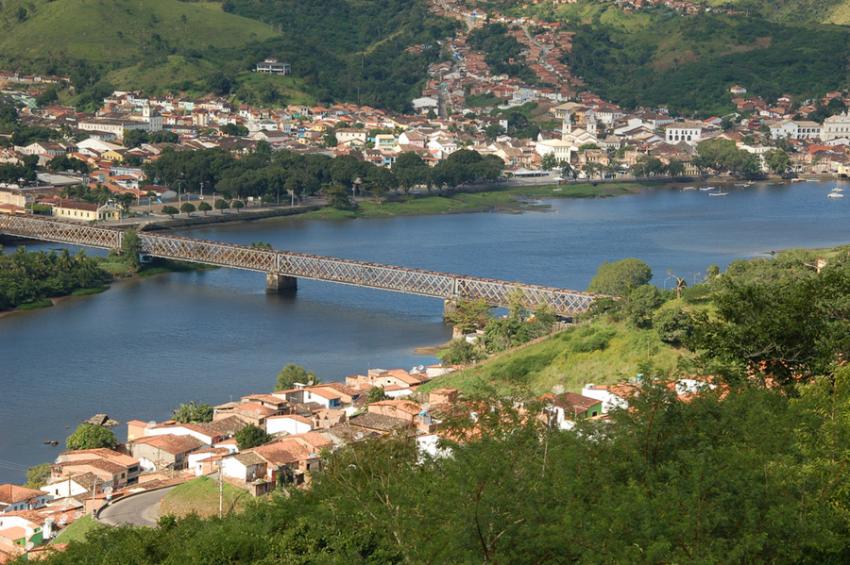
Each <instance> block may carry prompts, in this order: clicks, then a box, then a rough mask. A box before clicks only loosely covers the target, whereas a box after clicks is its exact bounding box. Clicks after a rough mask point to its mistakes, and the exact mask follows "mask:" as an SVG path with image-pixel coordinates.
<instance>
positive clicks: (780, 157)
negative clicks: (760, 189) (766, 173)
mask: <svg viewBox="0 0 850 565" xmlns="http://www.w3.org/2000/svg"><path fill="white" fill-rule="evenodd" d="M764 161H765V163H767V166H768V167H769V168H770V170H771V171H773V172H774V173H776V174H778V175H781V174H782V173H784V172H785V171H787V170H788V168H789V167H790V166H791V159H790V158H788V154H787V153H786V152H785V151H783V150H782V149H771V150H770V151H768V152H767V153H766V154H765V156H764Z"/></svg>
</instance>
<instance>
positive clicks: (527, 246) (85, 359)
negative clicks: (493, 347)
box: [0, 183, 850, 482]
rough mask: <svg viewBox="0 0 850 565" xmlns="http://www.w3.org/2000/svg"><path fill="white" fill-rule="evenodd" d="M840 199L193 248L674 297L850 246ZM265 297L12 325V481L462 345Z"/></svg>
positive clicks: (434, 325)
mask: <svg viewBox="0 0 850 565" xmlns="http://www.w3.org/2000/svg"><path fill="white" fill-rule="evenodd" d="M833 185H834V183H797V184H793V185H780V186H773V187H768V186H767V185H761V186H757V187H754V188H752V189H747V190H743V189H734V188H732V189H729V190H730V194H729V196H727V197H725V198H711V197H709V196H708V195H707V194H706V193H703V192H699V191H695V192H681V191H679V190H674V189H654V190H648V191H645V192H642V193H641V194H638V195H633V196H624V197H618V198H608V199H592V200H591V199H587V200H572V199H571V200H554V201H550V202H548V204H550V205H551V209H550V210H549V211H547V212H528V213H524V214H463V215H446V216H423V217H412V218H390V219H375V220H345V221H339V222H321V221H304V220H293V219H283V220H269V221H262V222H252V223H247V224H239V225H235V224H234V225H223V226H213V227H206V228H201V229H195V230H191V231H190V232H186V233H187V234H189V235H192V236H194V237H199V238H204V239H222V240H227V241H233V242H241V243H250V242H255V241H266V242H269V243H272V244H273V245H274V246H275V247H278V248H281V249H291V250H296V251H305V252H311V253H318V254H325V255H335V256H339V257H348V258H357V259H365V260H370V261H378V262H384V263H390V264H398V265H406V266H411V267H422V268H427V269H433V270H441V271H448V272H458V273H466V274H472V275H480V276H486V277H494V278H504V279H511V280H521V281H526V282H534V283H541V284H547V285H554V286H560V287H566V288H575V289H583V288H585V287H586V286H587V283H588V282H589V281H590V279H591V277H592V276H593V274H594V272H595V270H596V268H597V266H598V265H599V264H600V263H601V262H603V261H612V260H617V259H621V258H624V257H639V258H642V259H644V260H645V261H647V262H648V263H649V264H650V265H651V266H652V268H653V271H654V272H655V280H656V282H657V283H658V284H659V285H663V284H664V283H665V279H666V278H667V277H668V272H672V273H675V274H676V275H679V276H684V277H686V278H687V279H688V280H689V281H692V280H694V279H699V278H701V277H702V276H703V273H704V272H705V269H706V267H707V266H708V265H710V264H712V263H716V264H718V265H721V266H725V265H727V264H728V263H729V262H730V261H732V260H734V259H737V258H747V257H753V256H757V255H761V254H766V253H768V252H770V251H771V250H778V249H783V248H789V247H825V246H833V245H838V244H842V243H850V223H848V219H850V187H848V198H847V199H845V200H836V201H830V200H828V199H827V198H826V194H827V193H828V192H829V190H830V188H831V187H832V186H833ZM37 247H41V248H49V247H50V246H48V245H41V246H37ZM264 282H265V281H264V278H263V276H262V275H260V274H258V273H248V272H242V271H235V270H227V269H220V270H216V271H209V272H202V273H174V274H169V275H164V276H160V277H154V278H152V279H148V280H144V281H134V282H127V283H119V284H116V285H113V287H112V289H111V290H109V291H108V292H105V293H103V294H100V295H97V296H93V297H87V298H81V299H72V300H69V301H67V302H64V303H62V304H60V305H58V306H56V307H54V308H49V309H46V310H42V311H38V312H31V313H26V314H15V315H12V316H7V317H5V318H0V386H2V388H0V391H2V392H0V482H3V481H8V480H16V481H17V480H21V479H22V477H23V469H24V468H25V467H26V466H29V465H32V464H35V463H39V462H43V461H47V460H50V459H52V458H53V457H55V455H56V453H57V451H58V449H57V448H50V447H45V446H43V445H42V441H43V440H46V439H58V440H62V439H63V438H64V437H65V436H66V435H67V434H68V433H69V432H70V430H71V429H72V428H73V427H74V426H76V424H77V423H79V422H80V421H81V420H82V419H84V418H88V417H89V416H92V415H93V414H94V413H96V412H108V413H109V414H110V415H112V416H113V417H115V418H117V419H118V420H120V421H121V422H126V421H127V420H128V419H131V418H140V419H161V418H164V417H166V416H167V415H168V413H169V411H170V409H171V408H172V407H174V406H176V405H177V404H179V403H180V402H185V401H187V400H200V401H205V402H210V403H219V402H225V401H227V400H229V399H230V398H236V397H238V396H240V395H243V394H246V393H248V392H256V391H267V390H270V389H271V388H272V386H273V383H274V378H275V374H276V373H277V371H278V370H279V368H280V367H281V366H282V365H284V364H286V363H289V362H294V363H300V364H303V365H304V366H306V367H308V368H310V369H312V370H314V371H315V372H316V373H317V374H319V375H320V376H321V377H322V378H324V379H328V380H340V379H342V378H344V376H345V375H346V374H350V373H353V372H357V371H365V370H366V369H367V368H369V367H397V366H398V367H406V368H409V367H411V366H413V365H415V364H420V363H428V362H431V361H432V360H433V359H432V358H430V357H426V356H420V355H417V354H415V352H414V349H415V348H416V347H418V346H422V345H432V344H436V343H440V342H443V341H445V340H446V339H448V338H449V336H450V331H449V329H448V328H446V327H445V326H444V325H443V324H442V322H441V313H442V309H441V306H442V305H441V303H440V301H438V300H432V299H428V298H421V297H414V296H406V295H400V294H393V293H387V292H381V291H375V290H366V289H358V288H352V287H345V286H340V285H333V284H327V283H317V282H312V281H299V290H298V294H297V297H295V298H294V299H291V298H290V299H287V298H282V297H278V296H268V295H266V294H265V291H264Z"/></svg>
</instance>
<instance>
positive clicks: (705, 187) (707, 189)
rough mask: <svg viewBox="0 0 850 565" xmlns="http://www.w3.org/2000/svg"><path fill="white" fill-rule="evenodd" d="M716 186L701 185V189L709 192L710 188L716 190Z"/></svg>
mask: <svg viewBox="0 0 850 565" xmlns="http://www.w3.org/2000/svg"><path fill="white" fill-rule="evenodd" d="M715 188H717V187H716V186H703V187H700V190H701V191H702V192H708V191H710V190H714V189H715Z"/></svg>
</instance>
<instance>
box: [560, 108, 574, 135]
mask: <svg viewBox="0 0 850 565" xmlns="http://www.w3.org/2000/svg"><path fill="white" fill-rule="evenodd" d="M572 132H573V115H572V114H571V113H570V112H565V113H564V121H563V123H562V124H561V139H562V140H563V141H566V140H567V137H568V136H569V135H570V134H572Z"/></svg>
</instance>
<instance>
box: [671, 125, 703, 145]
mask: <svg viewBox="0 0 850 565" xmlns="http://www.w3.org/2000/svg"><path fill="white" fill-rule="evenodd" d="M702 129H703V125H702V124H701V123H699V122H674V123H672V124H667V125H666V126H665V127H664V139H665V141H667V143H679V142H681V141H684V142H685V143H687V144H689V145H696V144H697V143H699V142H700V140H701V139H702Z"/></svg>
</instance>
